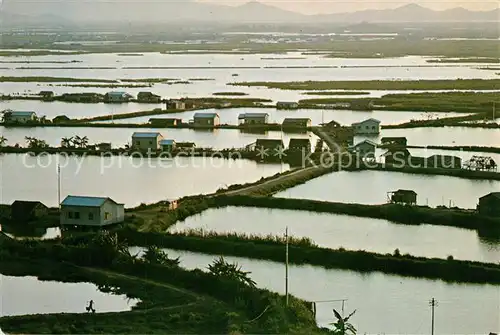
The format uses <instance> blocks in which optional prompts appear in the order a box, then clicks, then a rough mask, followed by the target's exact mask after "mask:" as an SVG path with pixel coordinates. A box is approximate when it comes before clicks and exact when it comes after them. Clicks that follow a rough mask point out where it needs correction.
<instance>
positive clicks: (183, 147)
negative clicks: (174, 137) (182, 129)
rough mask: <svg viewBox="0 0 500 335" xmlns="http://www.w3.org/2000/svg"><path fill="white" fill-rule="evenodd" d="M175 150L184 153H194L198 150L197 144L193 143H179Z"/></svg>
mask: <svg viewBox="0 0 500 335" xmlns="http://www.w3.org/2000/svg"><path fill="white" fill-rule="evenodd" d="M175 148H176V149H177V150H179V151H183V152H187V151H193V150H195V149H196V144H195V143H193V142H177V143H175Z"/></svg>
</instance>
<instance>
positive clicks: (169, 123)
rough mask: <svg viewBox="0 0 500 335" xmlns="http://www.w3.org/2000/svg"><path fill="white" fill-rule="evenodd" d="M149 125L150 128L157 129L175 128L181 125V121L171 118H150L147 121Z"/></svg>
mask: <svg viewBox="0 0 500 335" xmlns="http://www.w3.org/2000/svg"><path fill="white" fill-rule="evenodd" d="M149 123H150V124H151V125H152V126H159V127H177V126H178V125H180V124H181V123H182V119H173V118H151V119H149Z"/></svg>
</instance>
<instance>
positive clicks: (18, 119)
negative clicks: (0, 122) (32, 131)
mask: <svg viewBox="0 0 500 335" xmlns="http://www.w3.org/2000/svg"><path fill="white" fill-rule="evenodd" d="M3 118H4V122H5V123H28V122H34V121H36V119H37V118H36V113H35V112H22V111H13V110H10V109H8V110H5V111H3Z"/></svg>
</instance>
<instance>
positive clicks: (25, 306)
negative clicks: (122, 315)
mask: <svg viewBox="0 0 500 335" xmlns="http://www.w3.org/2000/svg"><path fill="white" fill-rule="evenodd" d="M0 283H1V291H2V301H1V305H0V315H1V316H12V315H26V314H49V313H86V310H85V307H86V306H88V302H89V301H90V300H93V301H94V308H95V310H96V313H106V312H121V311H127V310H130V309H131V308H132V307H133V306H134V305H136V304H137V302H138V301H137V300H136V299H127V297H126V296H124V295H113V294H107V293H102V292H100V291H99V290H98V289H97V286H96V285H94V284H89V283H61V282H56V281H40V280H38V279H37V278H36V277H12V276H4V275H0Z"/></svg>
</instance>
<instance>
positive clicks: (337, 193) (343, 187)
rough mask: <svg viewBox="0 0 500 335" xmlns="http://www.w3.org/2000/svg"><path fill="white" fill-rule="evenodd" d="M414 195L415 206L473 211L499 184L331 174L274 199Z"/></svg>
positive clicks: (372, 201)
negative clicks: (400, 192)
mask: <svg viewBox="0 0 500 335" xmlns="http://www.w3.org/2000/svg"><path fill="white" fill-rule="evenodd" d="M398 189H406V190H413V191H415V192H417V204H419V205H429V206H431V207H436V206H442V205H444V206H449V205H450V204H451V206H457V207H460V208H467V209H475V208H476V205H477V203H478V199H479V198H480V197H482V196H484V195H486V194H488V193H490V192H496V191H498V190H499V189H500V181H496V180H495V181H494V180H473V179H463V178H457V177H449V176H433V175H423V174H409V173H397V172H385V171H356V172H346V171H340V172H334V173H330V174H328V175H324V176H321V177H319V178H315V179H313V180H310V181H308V182H307V183H305V184H302V185H298V186H295V187H292V188H290V189H288V190H286V191H283V192H279V193H277V194H276V195H275V196H276V197H283V198H299V199H311V200H321V201H332V202H344V203H361V204H369V205H378V204H384V203H387V192H391V191H395V190H398Z"/></svg>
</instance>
